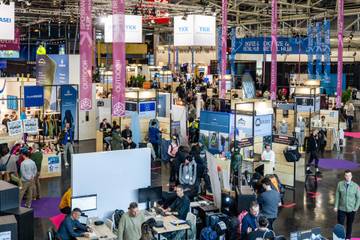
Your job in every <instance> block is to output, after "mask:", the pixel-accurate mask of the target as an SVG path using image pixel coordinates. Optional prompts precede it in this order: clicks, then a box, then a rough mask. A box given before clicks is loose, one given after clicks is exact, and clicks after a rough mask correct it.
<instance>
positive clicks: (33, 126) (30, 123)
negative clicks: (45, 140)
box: [23, 118, 39, 134]
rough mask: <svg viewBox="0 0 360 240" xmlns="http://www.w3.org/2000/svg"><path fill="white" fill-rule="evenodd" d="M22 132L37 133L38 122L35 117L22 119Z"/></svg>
mask: <svg viewBox="0 0 360 240" xmlns="http://www.w3.org/2000/svg"><path fill="white" fill-rule="evenodd" d="M23 123H24V133H29V134H37V133H38V130H39V124H38V119H37V118H31V119H24V120H23Z"/></svg>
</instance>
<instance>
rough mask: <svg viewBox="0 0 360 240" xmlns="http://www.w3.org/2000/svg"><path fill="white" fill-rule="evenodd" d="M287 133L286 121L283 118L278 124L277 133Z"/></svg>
mask: <svg viewBox="0 0 360 240" xmlns="http://www.w3.org/2000/svg"><path fill="white" fill-rule="evenodd" d="M287 133H288V123H287V122H286V120H285V119H283V120H282V121H281V123H280V125H279V134H282V135H286V134H287Z"/></svg>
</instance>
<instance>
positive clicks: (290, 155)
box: [284, 149, 301, 162]
mask: <svg viewBox="0 0 360 240" xmlns="http://www.w3.org/2000/svg"><path fill="white" fill-rule="evenodd" d="M284 156H285V159H286V161H287V162H297V161H299V159H300V157H301V154H300V153H299V151H298V150H289V149H285V150H284Z"/></svg>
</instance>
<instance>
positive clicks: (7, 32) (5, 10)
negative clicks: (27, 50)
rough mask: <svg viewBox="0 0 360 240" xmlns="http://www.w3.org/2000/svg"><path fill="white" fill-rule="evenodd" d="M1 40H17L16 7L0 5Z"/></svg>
mask: <svg viewBox="0 0 360 240" xmlns="http://www.w3.org/2000/svg"><path fill="white" fill-rule="evenodd" d="M0 29H1V31H0V40H15V5H14V2H10V4H9V5H6V4H2V3H0Z"/></svg>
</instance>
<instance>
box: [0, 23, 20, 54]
mask: <svg viewBox="0 0 360 240" xmlns="http://www.w3.org/2000/svg"><path fill="white" fill-rule="evenodd" d="M0 51H20V29H19V28H16V29H15V39H14V40H0Z"/></svg>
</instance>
